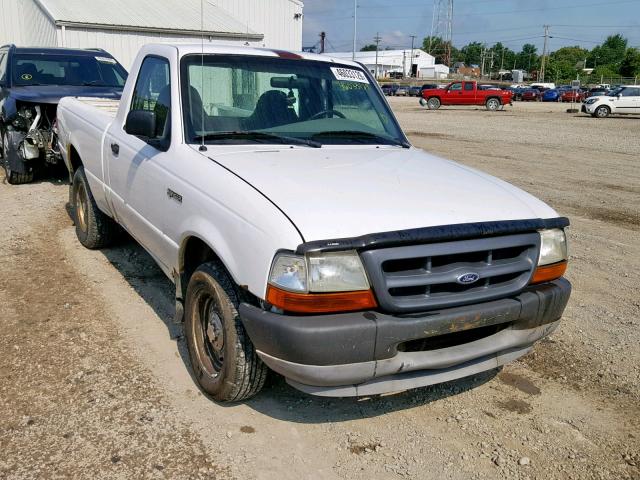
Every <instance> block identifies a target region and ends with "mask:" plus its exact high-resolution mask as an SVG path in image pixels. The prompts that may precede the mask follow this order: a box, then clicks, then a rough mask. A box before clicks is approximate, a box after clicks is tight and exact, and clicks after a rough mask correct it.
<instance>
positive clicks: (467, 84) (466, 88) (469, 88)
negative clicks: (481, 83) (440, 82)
mask: <svg viewBox="0 0 640 480" xmlns="http://www.w3.org/2000/svg"><path fill="white" fill-rule="evenodd" d="M464 89H465V90H466V91H467V92H469V91H472V90H473V83H465V84H464Z"/></svg>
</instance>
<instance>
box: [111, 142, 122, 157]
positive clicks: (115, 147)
mask: <svg viewBox="0 0 640 480" xmlns="http://www.w3.org/2000/svg"><path fill="white" fill-rule="evenodd" d="M111 151H112V152H113V154H114V155H118V154H119V153H120V145H118V144H117V143H112V144H111Z"/></svg>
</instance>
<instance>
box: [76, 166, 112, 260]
mask: <svg viewBox="0 0 640 480" xmlns="http://www.w3.org/2000/svg"><path fill="white" fill-rule="evenodd" d="M71 207H72V209H73V219H74V223H75V224H76V236H77V237H78V240H79V241H80V243H81V244H82V245H83V246H85V247H86V248H89V249H91V250H95V249H99V248H104V247H107V246H109V245H110V244H112V243H113V241H114V240H115V238H116V236H117V234H118V225H117V224H116V223H115V222H114V221H113V220H112V219H111V218H110V217H108V216H107V215H105V214H104V213H103V212H102V211H101V210H100V209H99V208H98V205H97V204H96V201H95V200H94V198H93V194H92V193H91V189H90V188H89V182H88V181H87V177H86V175H85V173H84V167H80V168H78V169H77V170H76V173H75V175H74V176H73V184H72V185H71Z"/></svg>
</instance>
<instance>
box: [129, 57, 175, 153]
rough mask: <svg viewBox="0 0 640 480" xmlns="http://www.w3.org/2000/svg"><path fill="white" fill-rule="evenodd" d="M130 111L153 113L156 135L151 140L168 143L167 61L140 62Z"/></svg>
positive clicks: (169, 102) (152, 59)
mask: <svg viewBox="0 0 640 480" xmlns="http://www.w3.org/2000/svg"><path fill="white" fill-rule="evenodd" d="M131 110H145V111H149V112H153V113H155V116H156V134H155V136H154V137H151V140H155V141H158V140H161V141H165V142H167V141H169V135H170V125H171V121H170V119H171V115H170V113H171V80H170V75H169V61H168V60H167V59H165V58H159V57H147V58H145V59H144V61H143V62H142V66H141V67H140V74H139V75H138V79H137V81H136V86H135V89H134V91H133V99H132V101H131Z"/></svg>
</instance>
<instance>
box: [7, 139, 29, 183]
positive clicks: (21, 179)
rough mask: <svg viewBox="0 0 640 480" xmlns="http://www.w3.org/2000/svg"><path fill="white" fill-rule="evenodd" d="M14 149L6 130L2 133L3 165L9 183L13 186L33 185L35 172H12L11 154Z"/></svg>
mask: <svg viewBox="0 0 640 480" xmlns="http://www.w3.org/2000/svg"><path fill="white" fill-rule="evenodd" d="M11 149H13V147H12V146H11V142H10V141H9V135H8V134H7V132H6V130H3V131H2V163H3V165H4V173H5V177H6V178H7V182H9V183H10V184H11V185H22V184H25V183H31V182H32V181H33V176H34V175H33V171H31V172H26V173H18V172H14V171H13V170H11V166H10V165H9V152H10V151H11Z"/></svg>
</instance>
